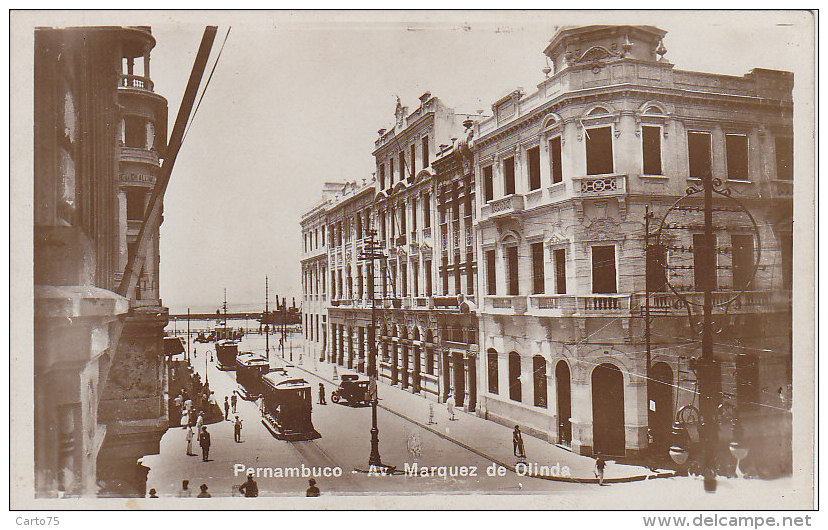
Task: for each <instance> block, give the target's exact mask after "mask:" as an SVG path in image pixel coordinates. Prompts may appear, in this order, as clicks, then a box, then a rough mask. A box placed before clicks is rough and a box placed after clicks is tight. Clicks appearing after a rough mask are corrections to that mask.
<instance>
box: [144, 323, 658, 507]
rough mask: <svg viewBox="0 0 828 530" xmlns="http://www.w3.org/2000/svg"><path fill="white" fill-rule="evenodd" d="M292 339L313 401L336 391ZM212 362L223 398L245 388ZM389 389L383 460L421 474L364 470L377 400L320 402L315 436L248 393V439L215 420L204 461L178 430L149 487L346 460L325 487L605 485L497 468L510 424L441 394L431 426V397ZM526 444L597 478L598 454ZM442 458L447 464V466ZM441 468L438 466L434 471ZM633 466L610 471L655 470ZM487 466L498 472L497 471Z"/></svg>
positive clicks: (290, 488) (506, 449) (242, 407)
mask: <svg viewBox="0 0 828 530" xmlns="http://www.w3.org/2000/svg"><path fill="white" fill-rule="evenodd" d="M271 344H278V339H273V338H271ZM288 344H290V343H288ZM207 346H208V345H202V344H199V345H197V350H198V353H197V355H196V356H195V357H194V359H193V361H192V364H193V365H194V367H195V369H196V370H197V371H198V372H199V373H200V374H201V376H202V378H203V377H204V375H205V349H206V348H207ZM210 346H212V345H210ZM292 347H293V361H294V362H293V364H294V366H293V367H291V368H289V370H291V371H292V372H293V373H295V374H296V375H297V376H299V377H303V378H305V379H306V380H307V381H309V382H310V383H311V386H312V388H313V396H314V401H317V396H318V391H317V387H318V384H319V383H320V382H322V383H324V384H325V387H326V390H327V393H328V395H330V391H331V390H333V386H332V385H331V384H330V380H331V379H332V373H331V371H332V367H331V366H330V365H327V364H326V363H319V362H316V363H315V362H314V361H313V360H312V359H311V360H307V359H302V363H301V364H299V359H300V353H299V352H300V351H301V344H300V343H299V341H298V340H294V342H293V344H292ZM239 351H264V338H263V337H260V336H255V335H248V336H247V337H245V340H244V341H242V343H241V344H240V348H239ZM285 358H286V360H289V359H290V349H289V348H286V352H285ZM271 359H272V361H271V362H272V364H273V365H280V364H282V362H281V357H280V355H279V354H277V353H275V352H273V351H272V353H271ZM287 364H289V363H287ZM206 371H207V377H208V379H209V382H210V387H211V388H212V389H213V391H214V392H215V395H216V399H217V401H219V402H223V400H224V396H230V395H232V393H233V391H234V390H235V389H236V381H235V373H234V372H222V371H219V370H217V369H216V368H215V365H214V363H212V362H210V361H209V357H208V358H207V363H206ZM340 373H341V372H340ZM380 396H381V405H382V407H381V408H380V409H379V410H378V424H379V429H380V435H379V438H380V454H381V455H382V459H383V462H384V463H387V464H390V465H394V466H397V467H398V468H399V469H400V470H401V471H404V470H405V465H406V463H408V466H409V467H408V469H409V470H411V469H413V468H414V465H415V464H416V465H417V472H418V474H417V476H407V475H405V474H398V475H393V476H372V475H368V474H367V473H365V472H364V471H365V470H366V468H367V460H368V454H369V451H370V427H371V409H370V407H350V406H347V405H343V404H338V405H335V404H332V403H330V398H329V399H328V402H329V404H328V405H318V404H316V403H315V404H314V408H313V422H314V426H315V427H316V429H317V431H319V432H320V433H321V434H322V437H321V438H319V439H317V440H313V441H305V442H287V441H282V440H277V439H276V438H274V437H273V436H272V435H271V434H270V432H269V431H268V430H267V429H266V428H265V427H264V425H263V424H262V423H261V420H260V413H259V410H258V407H257V405H256V404H255V403H253V402H247V401H244V400H241V399H239V402H238V411H237V412H238V414H239V417H240V418H241V419H242V421H243V425H244V427H243V431H242V440H243V441H242V442H241V443H236V442H234V441H233V429H232V424H231V422H228V421H223V422H219V423H217V424H214V425H210V426H208V430H209V432H210V433H211V436H212V448H211V451H210V461H209V462H202V460H201V457H200V449H199V448H198V446H197V444H195V443H194V450H195V452H197V453H198V454H199V456H189V457H188V456H186V455H185V447H186V441H185V431H184V429H181V428H173V429H170V430H169V431H168V432H167V433H166V435H165V436H164V438H163V439H162V441H161V452H160V454H159V455H150V456H147V457H145V458H144V459H143V462H144V465H146V466H148V467H149V468H150V472H149V476H148V481H147V484H148V487H154V488H156V490H158V492H159V494H160V495H174V494H175V492H177V490H178V488H179V487H180V484H181V480H182V479H188V480H189V481H190V487H191V488H192V489H193V491H194V493H195V492H197V491H198V486H199V485H200V484H202V483H205V484H208V486H209V488H210V492H211V493H212V494H213V495H214V496H230V495H232V494H233V492H234V491H235V488H236V487H237V486H238V485H239V484H241V483H242V482H244V474H245V473H244V472H239V473H238V474H235V473H234V465H236V464H243V465H244V466H245V467H252V468H256V467H260V468H265V467H267V468H291V467H299V468H300V469H301V466H302V465H303V464H304V465H305V466H307V467H310V468H316V467H323V468H324V467H329V468H331V469H333V468H336V467H338V468H340V469H341V471H342V474H341V476H339V477H336V478H334V477H328V478H324V477H323V478H317V481H318V483H319V486H320V488H321V489H322V491H323V492H324V493H326V494H330V493H340V494H344V493H348V494H367V493H399V492H423V493H427V492H441V493H462V492H484V491H485V492H498V493H518V492H559V491H581V492H583V491H585V489H586V490H590V489H597V488H598V487H597V486H596V485H593V484H575V483H569V482H559V481H550V480H544V479H540V478H532V477H526V476H519V475H518V474H516V473H515V472H513V471H509V470H506V469H502V470H500V471H499V472H498V469H497V468H498V467H499V464H504V465H505V466H513V465H514V464H515V461H514V458H513V457H512V456H511V432H510V430H509V429H508V428H506V427H503V426H501V425H498V424H495V423H492V422H489V421H486V420H483V419H481V418H477V417H476V416H474V415H472V414H465V413H463V412H462V411H458V412H457V416H458V420H457V421H449V420H448V413H447V411H446V409H445V407H444V406H442V405H440V404H437V403H435V404H434V412H435V422H436V423H435V425H433V426H428V425H424V424H425V423H426V422H427V415H428V402H427V401H425V400H424V399H423V398H421V397H419V396H414V395H412V394H409V393H407V392H404V391H402V390H399V389H396V388H393V387H390V386H388V385H385V384H382V385H380ZM386 409H391V410H392V411H393V412H391V411H389V410H386ZM231 418H232V414H231ZM408 418H410V419H412V420H415V421H410V420H409V419H408ZM438 433H439V434H438ZM525 443H526V447H527V452H528V455H529V460H528V461H529V462H538V463H539V464H543V465H549V466H552V465H555V464H558V465H559V468H562V467H564V466H566V467H568V468H569V470H570V474H571V475H574V476H577V477H589V476H591V474H592V463H593V461H592V459H590V458H586V457H581V456H579V455H574V454H572V453H570V452H568V451H565V450H563V449H560V448H557V447H555V446H552V445H550V444H548V443H546V442H543V441H541V440H538V439H535V438H532V437H530V436H525ZM464 446H465V447H464ZM533 455H542V456H533ZM495 462H497V464H496V463H495ZM443 466H445V469H441V468H442V467H443ZM461 466H465V467H466V468H467V472H468V474H469V475H475V476H460V475H461V473H463V470H462V468H461ZM423 467H426V468H429V469H428V471H427V473H426V475H427V476H422V475H421V473H423V471H422V469H423ZM432 467H434V468H435V469H433V470H432V469H431V468H432ZM630 467H631V466H609V468H608V470H607V471H608V472H607V477H608V478H612V477H614V476H616V477H621V476H631V475H634V474H636V473H642V472H644V473H646V470H642V469H641V468H631V469H627V468H630ZM358 470H359V471H358ZM487 471H490V472H492V474H493V475H494V476H490V473H489V472H487ZM463 474H464V473H463ZM258 484H259V489H260V495H261V496H279V495H286V496H294V495H303V494H304V490H305V488H306V487H307V478H302V477H289V478H271V477H264V476H260V477H259V478H258Z"/></svg>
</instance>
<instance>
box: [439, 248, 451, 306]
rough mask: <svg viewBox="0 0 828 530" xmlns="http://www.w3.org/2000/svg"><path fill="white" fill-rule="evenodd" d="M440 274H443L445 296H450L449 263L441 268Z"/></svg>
mask: <svg viewBox="0 0 828 530" xmlns="http://www.w3.org/2000/svg"><path fill="white" fill-rule="evenodd" d="M444 256H445V255H444ZM444 259H445V258H444ZM440 274H441V278H442V280H443V296H447V295H448V294H449V266H448V263H446V265H444V266H442V267H440Z"/></svg>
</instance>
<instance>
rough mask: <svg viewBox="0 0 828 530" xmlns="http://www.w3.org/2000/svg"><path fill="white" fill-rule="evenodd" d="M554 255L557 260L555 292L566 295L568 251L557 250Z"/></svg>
mask: <svg viewBox="0 0 828 530" xmlns="http://www.w3.org/2000/svg"><path fill="white" fill-rule="evenodd" d="M552 255H553V257H554V259H555V292H556V293H557V294H566V249H563V248H558V249H555V250H554V251H553V252H552Z"/></svg>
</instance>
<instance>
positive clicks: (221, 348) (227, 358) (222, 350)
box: [216, 340, 239, 370]
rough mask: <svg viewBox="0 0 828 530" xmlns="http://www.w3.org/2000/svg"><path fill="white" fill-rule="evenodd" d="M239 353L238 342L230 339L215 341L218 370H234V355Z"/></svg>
mask: <svg viewBox="0 0 828 530" xmlns="http://www.w3.org/2000/svg"><path fill="white" fill-rule="evenodd" d="M238 353H239V345H238V343H236V342H234V341H232V340H221V341H218V342H216V367H217V368H218V369H219V370H235V369H236V355H238Z"/></svg>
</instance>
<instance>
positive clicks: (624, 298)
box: [578, 294, 631, 315]
mask: <svg viewBox="0 0 828 530" xmlns="http://www.w3.org/2000/svg"><path fill="white" fill-rule="evenodd" d="M630 296H631V295H629V294H590V295H586V296H579V297H578V298H579V303H578V309H579V312H580V313H581V314H584V315H606V314H618V313H626V314H629V312H630Z"/></svg>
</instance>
